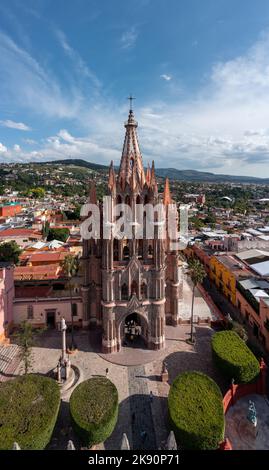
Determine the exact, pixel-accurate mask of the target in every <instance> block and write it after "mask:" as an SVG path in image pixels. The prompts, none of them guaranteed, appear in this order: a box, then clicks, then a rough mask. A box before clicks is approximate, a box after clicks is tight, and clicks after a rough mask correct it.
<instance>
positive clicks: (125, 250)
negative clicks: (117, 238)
mask: <svg viewBox="0 0 269 470" xmlns="http://www.w3.org/2000/svg"><path fill="white" fill-rule="evenodd" d="M123 258H124V259H129V258H130V250H129V246H127V245H126V246H125V247H124V248H123Z"/></svg>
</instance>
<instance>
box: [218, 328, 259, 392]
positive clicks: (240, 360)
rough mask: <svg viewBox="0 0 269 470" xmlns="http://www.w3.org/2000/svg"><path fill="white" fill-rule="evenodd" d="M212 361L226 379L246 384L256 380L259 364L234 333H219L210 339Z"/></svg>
mask: <svg viewBox="0 0 269 470" xmlns="http://www.w3.org/2000/svg"><path fill="white" fill-rule="evenodd" d="M212 352H213V359H214V361H215V363H216V365H217V367H219V369H220V370H221V371H222V373H223V374H224V375H225V376H226V377H227V378H228V379H230V380H231V379H234V380H235V382H236V383H248V382H252V381H254V380H255V379H257V377H258V375H259V373H260V366H259V362H258V360H257V359H256V357H255V356H254V354H253V353H252V352H251V351H250V349H249V348H248V347H247V345H246V344H245V342H244V341H243V340H242V339H241V338H240V337H239V336H238V334H237V333H236V332H235V331H220V332H218V333H215V334H214V335H213V338H212Z"/></svg>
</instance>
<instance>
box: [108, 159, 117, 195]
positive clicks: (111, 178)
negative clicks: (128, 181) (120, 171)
mask: <svg viewBox="0 0 269 470" xmlns="http://www.w3.org/2000/svg"><path fill="white" fill-rule="evenodd" d="M115 182H116V177H115V171H114V166H113V160H111V163H110V167H109V173H108V187H109V189H110V191H113V189H114V188H115Z"/></svg>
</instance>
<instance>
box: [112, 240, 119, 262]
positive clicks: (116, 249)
mask: <svg viewBox="0 0 269 470" xmlns="http://www.w3.org/2000/svg"><path fill="white" fill-rule="evenodd" d="M113 253H114V261H119V240H118V239H117V238H115V239H114V241H113Z"/></svg>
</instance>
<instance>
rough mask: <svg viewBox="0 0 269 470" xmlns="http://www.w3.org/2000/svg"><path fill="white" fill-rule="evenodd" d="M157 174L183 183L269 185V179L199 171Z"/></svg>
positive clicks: (159, 171)
mask: <svg viewBox="0 0 269 470" xmlns="http://www.w3.org/2000/svg"><path fill="white" fill-rule="evenodd" d="M156 174H157V175H158V176H161V177H163V178H166V177H168V178H169V179H174V180H181V181H204V182H207V181H208V182H210V183H211V182H212V183H224V182H231V183H257V184H269V178H257V177H255V176H234V175H216V174H215V173H209V172H204V171H198V170H176V169H175V168H158V169H156Z"/></svg>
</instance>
